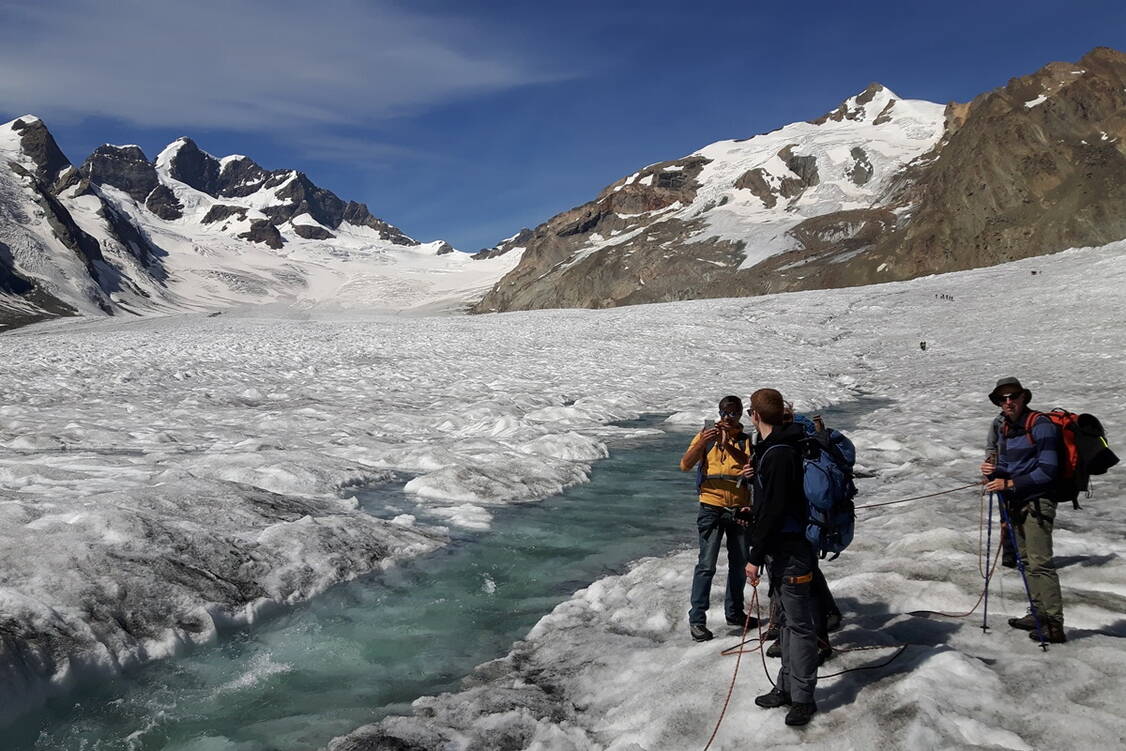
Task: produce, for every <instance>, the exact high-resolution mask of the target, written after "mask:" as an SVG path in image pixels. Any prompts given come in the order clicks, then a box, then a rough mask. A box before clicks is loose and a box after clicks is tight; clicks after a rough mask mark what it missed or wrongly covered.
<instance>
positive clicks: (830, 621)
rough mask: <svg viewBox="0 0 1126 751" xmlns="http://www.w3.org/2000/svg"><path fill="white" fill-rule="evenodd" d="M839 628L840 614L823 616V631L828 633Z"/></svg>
mask: <svg viewBox="0 0 1126 751" xmlns="http://www.w3.org/2000/svg"><path fill="white" fill-rule="evenodd" d="M840 627H841V614H840V613H829V615H827V616H825V630H826V631H829V632H833V631H836V630H837V629H839V628H840Z"/></svg>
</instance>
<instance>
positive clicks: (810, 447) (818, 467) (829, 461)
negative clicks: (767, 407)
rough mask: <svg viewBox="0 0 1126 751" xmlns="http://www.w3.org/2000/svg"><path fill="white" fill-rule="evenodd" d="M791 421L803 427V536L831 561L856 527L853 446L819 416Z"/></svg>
mask: <svg viewBox="0 0 1126 751" xmlns="http://www.w3.org/2000/svg"><path fill="white" fill-rule="evenodd" d="M794 422H795V423H797V424H798V425H801V426H802V427H803V428H804V429H805V434H806V435H805V438H803V439H802V441H801V452H802V469H803V477H804V488H805V499H806V502H807V503H808V505H809V520H808V524H807V525H806V528H805V538H806V539H807V540H809V542H810V544H811V545H813V547H814V549H815V550H817V553H818V555H819V556H820V557H821V558H824V557H825V556H827V555H830V554H831V555H832V558H830V559H829V560H833V558H836V557H837V556H839V555H840V554H841V551H842V550H844V549H845V548H847V547H848V545H849V543H850V542H852V535H853V532H854V531H855V528H856V512H855V510H854V508H853V503H852V499H853V498H854V497H855V496H856V485H854V484H853V482H852V467H853V465H854V464H855V463H856V447H855V446H853V445H852V441H850V440H849V439H848V438H846V437H845V436H844V434H843V433H841V432H840V431H839V430H832V429H828V428H826V427H825V426H824V424H823V423H821V421H820V418H818V419H817V422H816V423H815V422H814V420H812V419H810V418H808V417H806V416H805V415H794Z"/></svg>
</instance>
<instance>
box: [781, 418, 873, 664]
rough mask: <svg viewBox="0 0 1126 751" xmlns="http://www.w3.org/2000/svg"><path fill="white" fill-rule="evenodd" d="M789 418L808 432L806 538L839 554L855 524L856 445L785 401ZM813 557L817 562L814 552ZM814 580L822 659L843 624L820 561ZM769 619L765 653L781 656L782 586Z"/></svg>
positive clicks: (821, 550)
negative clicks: (779, 626)
mask: <svg viewBox="0 0 1126 751" xmlns="http://www.w3.org/2000/svg"><path fill="white" fill-rule="evenodd" d="M785 422H787V423H789V422H793V423H794V424H796V425H799V426H801V428H802V430H803V432H804V434H805V435H804V436H803V437H802V439H801V452H802V467H803V472H802V484H803V490H804V492H805V496H806V503H807V504H808V511H809V523H808V524H807V525H806V528H805V537H806V540H808V541H809V544H810V545H812V546H813V548H814V552H815V553H816V554H817V557H820V558H825V557H826V556H827V555H829V554H832V556H833V558H836V557H837V556H838V555H839V554H840V553H841V551H843V550H844V549H845V548H846V547H847V546H848V544H849V542H851V540H852V535H853V528H854V526H855V516H854V509H853V504H852V499H853V497H854V496H855V495H856V486H855V485H854V484H853V482H852V468H853V465H854V463H855V461H856V449H855V447H854V446H853V444H852V441H850V440H849V439H848V438H846V437H845V436H844V434H843V433H841V432H840V431H839V430H833V429H831V428H827V427H825V423H824V422H823V421H822V419H821V417H820V416H818V415H814V416H813V417H812V418H811V417H807V416H805V415H800V414H798V415H795V414H794V413H793V410H792V409H790V407H789V405H787V410H786V414H785ZM814 562H815V563H816V562H817V561H816V557H815V561H814ZM772 584H773V582H772ZM812 584H813V598H814V601H815V605H816V607H815V615H816V624H817V657H818V664H820V663H822V662H824V661H825V660H827V659H828V658H829V657H831V656H832V654H833V648H832V646H831V645H830V643H829V632H830V631H836V630H837V629H838V628H840V624H841V611H840V609H839V608H838V607H837V603H836V602H835V601H834V599H833V593H832V592H831V591H830V590H829V584H828V582H826V581H825V575H824V574H823V573H821V567H820V566H815V567H814V569H813V582H812ZM770 620H771V628H770V629H768V631H767V633H766V634H764V635H763V639H764V641H774V643H773V644H771V645H770V647H769V648H768V649H767V650H766V656H767V657H781V656H782V643H781V640H780V639H779V638H778V637H779V633H780V630H779V628H778V626H777V624H778V623H779V622H780V621H781V605H780V603H779V602H778V590H777V588H776V587H773V586H772V587H771V591H770Z"/></svg>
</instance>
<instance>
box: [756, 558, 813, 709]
mask: <svg viewBox="0 0 1126 751" xmlns="http://www.w3.org/2000/svg"><path fill="white" fill-rule="evenodd" d="M767 570H768V571H769V573H770V586H771V587H772V588H773V589H776V590H777V591H778V601H779V603H780V604H781V607H782V623H781V625H782V667H781V668H780V669H779V670H778V679H777V680H776V681H775V682H776V683H777V685H778V688H779V689H780V690H782V691H784V692H786V693H788V694H789V695H790V699H791V700H793V701H794V702H812V701H813V689H814V687H815V686H816V685H817V626H816V620H817V616H816V611H817V609H818V608H817V605H816V602H815V598H814V597H813V579H814V577H815V573H814V572H816V570H817V559H816V557H815V556H814V553H813V549H812V548H811V547H810V545H809V543H807V542H806V541H805V539H804V538H795V539H793V540H785V541H781V542H779V544H778V545H777V546H776V547H775V548H774V549H773V550H771V552H770V559H769V561H768V562H767Z"/></svg>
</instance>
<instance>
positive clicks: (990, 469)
mask: <svg viewBox="0 0 1126 751" xmlns="http://www.w3.org/2000/svg"><path fill="white" fill-rule="evenodd" d="M996 471H997V465H996V464H994V463H993V462H982V463H981V473H982V474H983V475H985V476H986V477H988V476H989V475H991V474H993V473H994V472H996Z"/></svg>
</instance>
